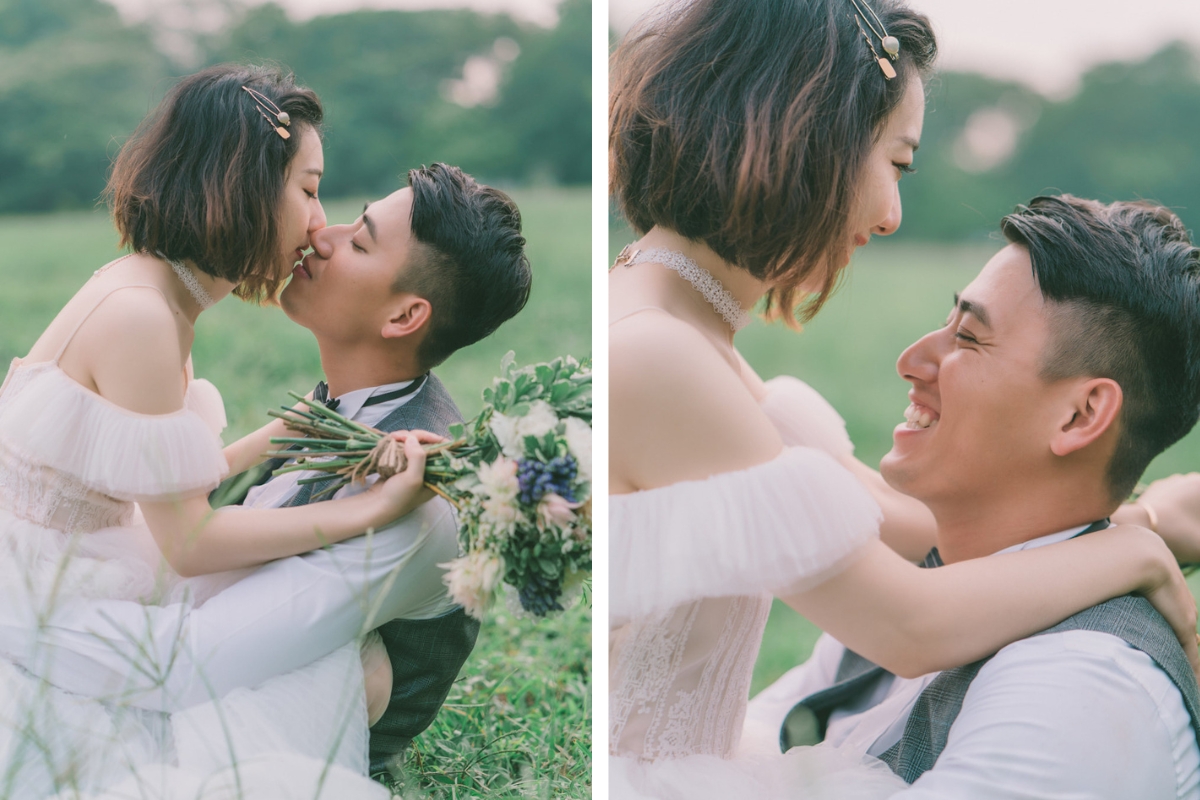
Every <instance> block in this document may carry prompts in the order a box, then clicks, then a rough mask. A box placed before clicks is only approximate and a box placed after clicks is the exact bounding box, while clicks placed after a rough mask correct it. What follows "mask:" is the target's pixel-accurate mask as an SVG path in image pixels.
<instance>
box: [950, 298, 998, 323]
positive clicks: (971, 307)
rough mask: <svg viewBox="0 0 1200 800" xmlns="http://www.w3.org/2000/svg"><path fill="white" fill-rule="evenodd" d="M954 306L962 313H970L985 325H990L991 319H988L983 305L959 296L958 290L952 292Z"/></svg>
mask: <svg viewBox="0 0 1200 800" xmlns="http://www.w3.org/2000/svg"><path fill="white" fill-rule="evenodd" d="M954 306H955V308H957V309H958V310H959V311H961V312H962V313H964V314H970V315H971V316H973V317H975V319H977V320H979V321H980V322H982V323H983V324H984V325H985V326H987V327H989V328H990V327H992V323H991V321H990V320H989V319H988V313H987V311H986V310H985V309H984V307H983V306H981V305H979V304H978V303H972V302H971V301H970V300H965V299H963V298H962V297H960V296H959V294H958V292H955V293H954Z"/></svg>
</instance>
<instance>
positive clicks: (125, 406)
mask: <svg viewBox="0 0 1200 800" xmlns="http://www.w3.org/2000/svg"><path fill="white" fill-rule="evenodd" d="M321 119H322V109H321V105H320V102H319V100H318V99H317V97H316V95H315V94H314V93H313V92H312V91H311V90H309V89H305V88H303V87H298V86H296V85H295V84H294V83H293V80H292V77H291V76H290V75H285V74H283V73H282V72H281V71H279V70H278V69H267V68H253V67H242V66H232V65H224V66H218V67H213V68H210V69H207V70H204V71H202V72H200V73H197V74H195V75H192V76H190V77H188V78H185V79H184V80H182V81H181V82H180V83H179V84H178V85H177V86H175V87H174V88H173V89H172V90H171V92H170V93H169V94H168V95H167V97H166V98H165V99H164V100H163V102H162V103H161V104H160V106H159V108H158V109H157V110H156V111H155V112H154V113H153V114H152V115H151V116H150V117H149V118H147V120H146V121H145V122H143V124H142V126H141V127H140V128H139V129H138V131H137V132H136V133H135V134H134V136H133V138H131V139H130V141H129V142H127V143H126V144H125V146H124V147H123V148H122V150H121V152H120V155H119V157H118V159H117V162H116V164H115V166H114V169H113V172H112V176H111V179H110V182H109V187H108V190H107V194H108V199H109V201H110V204H111V206H112V209H113V215H114V219H115V222H116V225H117V229H118V231H119V232H120V234H121V243H122V245H129V246H130V247H131V248H132V250H133V253H132V254H131V255H128V256H125V257H124V258H120V259H117V260H116V261H114V262H112V263H111V264H108V265H107V266H105V267H103V268H102V269H100V270H98V271H97V272H96V274H95V276H94V277H92V278H91V280H89V281H88V282H87V283H86V284H85V285H84V286H83V288H82V289H80V290H79V292H78V293H77V294H76V295H75V296H74V297H73V298H72V299H71V300H70V302H68V303H67V305H66V306H65V307H64V308H63V309H62V311H61V312H60V313H59V314H58V316H56V317H55V318H54V320H53V322H51V323H50V325H49V327H48V328H47V329H46V330H45V332H44V333H43V334H42V335H41V336H40V337H39V338H38V340H37V342H36V343H35V344H34V346H33V348H32V349H31V350H30V351H29V354H28V355H27V356H25V357H24V358H18V359H14V360H13V363H12V365H11V367H10V369H9V372H8V375H7V377H6V378H5V380H4V383H3V386H2V387H0V601H2V602H4V603H6V604H8V606H9V608H19V609H22V613H24V614H25V615H26V618H27V620H28V625H29V626H30V627H31V628H32V627H34V626H36V625H37V624H38V622H39V620H43V619H45V618H46V617H47V615H49V614H52V613H53V610H54V607H55V605H56V603H58V602H61V601H63V600H66V599H70V600H78V599H79V598H83V599H87V598H117V599H131V600H138V601H140V602H143V603H156V602H165V601H167V600H178V599H180V596H181V594H182V592H183V591H184V589H185V588H186V590H187V591H188V592H189V593H191V595H192V596H193V598H195V597H196V595H197V594H204V593H208V594H211V593H212V592H213V591H215V590H217V589H218V588H220V587H221V586H222V585H225V584H227V583H228V582H229V581H231V580H235V579H236V578H237V576H238V574H237V573H236V572H234V573H230V574H227V575H218V574H217V573H227V572H229V571H234V570H239V569H241V568H246V567H253V566H255V565H259V564H262V563H264V562H266V561H269V560H272V559H277V558H282V557H285V556H290V555H294V554H297V553H303V552H307V551H309V550H312V549H314V548H317V547H320V546H322V545H324V544H328V543H331V542H337V541H341V540H343V539H346V538H349V537H352V536H357V535H359V534H361V533H362V532H363V531H364V530H366V529H368V528H372V527H377V526H382V525H384V524H386V523H388V522H390V521H391V520H393V519H395V518H397V517H399V516H402V515H403V514H405V513H407V512H408V511H409V510H411V509H413V508H415V507H416V506H417V505H419V504H420V503H421V502H423V501H424V500H425V499H427V495H426V494H425V490H424V489H423V487H422V477H423V470H424V451H423V450H422V449H421V447H420V445H419V442H418V437H417V436H413V435H407V436H406V437H405V452H406V454H407V455H408V457H409V459H411V460H410V462H409V465H410V466H409V467H408V469H407V470H405V471H404V472H402V473H400V474H399V475H397V476H395V477H394V478H392V479H390V480H388V481H386V482H383V483H380V484H378V485H377V486H376V487H374V488H373V489H372V490H370V491H367V492H364V493H362V494H359V495H356V496H353V497H349V498H344V499H337V500H332V501H329V502H325V503H320V504H316V505H311V506H306V507H300V508H285V509H277V510H254V509H238V510H236V511H231V510H227V509H226V510H216V511H214V510H213V509H212V508H211V507H210V506H209V503H208V500H207V495H208V492H209V491H211V490H212V489H213V488H214V487H215V486H216V485H217V484H218V483H219V482H220V481H221V479H222V478H223V477H224V476H225V475H227V474H229V473H230V472H231V471H233V472H239V471H241V470H244V469H246V468H247V467H248V466H250V461H251V460H252V459H254V458H256V457H257V456H258V455H259V454H258V453H257V452H253V453H251V452H249V450H248V449H247V448H245V447H242V448H239V447H237V446H236V445H234V446H231V447H230V448H228V449H227V450H226V451H225V452H224V453H223V452H222V449H221V443H220V439H219V437H218V434H219V433H220V431H221V429H222V428H223V427H224V425H225V415H224V410H223V407H222V401H221V397H220V395H219V394H218V392H217V390H216V389H215V388H214V387H213V386H212V385H211V384H209V383H208V382H206V381H203V380H200V379H196V378H194V377H193V375H192V369H191V357H190V350H191V344H192V339H193V333H194V325H195V322H196V319H197V317H198V316H199V315H200V313H201V312H203V311H204V309H206V308H207V307H209V306H210V305H212V304H213V303H214V302H216V301H217V300H220V299H221V298H222V297H224V296H225V295H227V294H229V293H231V292H232V293H234V294H236V295H238V296H239V297H241V298H243V299H247V300H251V301H257V302H266V301H270V300H272V299H273V297H274V295H275V293H276V291H277V290H278V288H279V286H280V285H281V284H282V283H283V281H284V280H285V279H286V277H287V276H288V274H289V271H290V269H291V267H292V264H293V263H294V262H295V261H296V260H297V259H299V257H300V255H301V254H302V252H303V250H304V249H306V248H307V247H308V246H309V236H310V234H311V233H312V231H314V230H316V229H318V228H320V227H323V226H324V224H325V216H324V212H323V211H322V209H321V204H320V201H319V200H318V199H317V190H318V186H319V183H320V179H321V173H322V170H323V166H324V162H323V155H322V149H321V139H320V125H321ZM260 438H261V437H260ZM135 502H136V503H137V506H136V507H135V505H134V503H135ZM139 509H140V512H139ZM142 518H144V522H143V519H142ZM164 558H165V561H166V567H163V566H162V563H163V559H164ZM180 576H208V577H206V578H195V577H193V579H192V580H189V581H182V580H181V577H180ZM41 666H45V669H41V668H39V670H38V674H40V675H44V676H48V677H51V676H53V671H54V669H55V668H56V667H57V668H59V669H70V668H72V667H71V666H70V665H61V664H50V665H41ZM159 666H164V665H159ZM76 668H78V667H76ZM130 668H131V669H138V670H146V669H154V668H155V665H152V664H141V663H139V664H131V665H130ZM363 686H364V684H363V675H362V665H361V663H360V657H359V649H358V647H357V646H356V645H353V644H352V645H349V646H347V647H344V648H342V649H341V650H338V651H336V652H334V653H332V654H330V655H329V656H327V657H325V658H323V659H321V660H320V661H318V662H316V663H315V664H313V665H312V666H310V667H308V668H305V669H302V670H298V671H296V672H293V673H289V674H288V675H285V676H281V677H279V678H276V679H273V680H271V681H268V682H267V683H266V684H264V685H263V686H260V687H258V688H256V689H255V690H252V691H250V690H247V691H243V692H241V693H239V694H238V695H236V696H231V697H229V698H226V699H225V700H224V701H223V702H222V704H221V705H220V706H219V707H217V706H216V705H215V704H211V703H209V704H202V705H201V706H197V707H194V708H191V709H188V710H186V711H180V712H179V713H176V714H173V715H166V714H160V713H157V712H150V711H143V710H140V709H138V708H135V707H133V706H132V705H129V704H126V703H122V702H121V698H120V697H112V698H106V699H105V700H103V701H100V700H91V699H88V698H83V697H80V696H77V695H71V694H68V693H67V692H63V691H60V690H57V689H54V688H52V686H51V685H50V684H49V683H48V682H45V681H42V680H38V679H35V678H34V677H33V675H32V674H31V673H29V672H26V671H24V670H22V669H20V668H18V667H16V666H14V665H13V664H11V663H9V662H7V661H3V660H0V787H2V788H0V795H3V796H4V797H7V798H44V797H48V796H50V795H52V794H55V793H56V792H58V793H62V794H61V796H64V797H67V796H69V797H79V796H89V797H90V796H95V795H96V794H97V793H100V792H105V791H109V790H111V791H112V792H113V793H114V794H113V795H111V796H138V797H142V796H151V797H176V796H179V797H188V798H192V797H199V796H204V797H209V796H213V797H215V796H221V797H225V796H234V794H237V796H252V797H292V796H297V797H299V796H304V797H312V796H313V794H314V791H317V790H318V787H323V788H324V790H325V792H326V795H325V796H336V797H371V796H377V795H380V796H383V797H387V796H388V793H387V792H386V790H384V789H383V788H382V787H381V786H379V785H378V784H375V783H373V782H372V781H370V780H369V779H367V778H366V777H365V774H364V773H365V770H366V746H367V734H366V731H367V725H366V723H367V718H366V704H365V698H364V691H363ZM235 742H236V743H237V746H236V747H235V746H234V743H235ZM104 796H106V797H107V796H110V795H108V794H105V795H104Z"/></svg>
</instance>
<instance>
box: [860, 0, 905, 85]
mask: <svg viewBox="0 0 1200 800" xmlns="http://www.w3.org/2000/svg"><path fill="white" fill-rule="evenodd" d="M850 4H851V5H853V6H854V9H855V10H854V21H855V22H857V23H858V30H859V32H861V33H862V35H863V40H864V41H866V43H867V47H868V48H870V50H871V56H872V57H873V58H874V59H875V63H876V64H878V65H879V69H880V70H881V71H882V72H883V77H884V78H886V79H887V80H889V81H890V80H891V79H892V78H894V77H896V68H895V67H893V66H892V64H891V62H892V61H895V60H896V56H898V55H900V40H899V39H897V38H896V37H895V36H891V35H889V34H888V32H887V28H885V27H884V26H883V20H881V19H880V18H879V16H878V15H877V14H876V13H875V11H874V9H872V8H871V6H869V5H867V4H866V2H865V0H864V1H863V2H861V3H860V0H850ZM864 6H866V9H867V12H869V13H870V15H871V17H874V18H875V22H876V23H878V24H879V27H878V28H876V27H875V25H873V24H871V19H870V18H869V17H868V16H867V15H866V14H864V13H863V7H864ZM864 22H865V23H866V24H867V28H870V29H871V33H873V34H875V36H876V38H878V39H879V44H880V45H882V46H883V52H885V53H887V58H884V57H883V56H881V55H879V52H878V51H877V50H876V49H875V44H874V43H873V42H872V41H871V37H870V36H869V35H868V34H867V28H864V27H863V23H864ZM888 59H891V61H889V60H888Z"/></svg>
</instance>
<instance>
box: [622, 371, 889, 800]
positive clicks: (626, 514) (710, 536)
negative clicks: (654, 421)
mask: <svg viewBox="0 0 1200 800" xmlns="http://www.w3.org/2000/svg"><path fill="white" fill-rule="evenodd" d="M767 389H768V394H767V397H766V398H765V399H764V401H763V404H762V405H763V409H764V411H766V413H767V414H768V416H769V417H770V418H771V419H772V421H773V422H774V423H775V425H776V428H777V429H778V430H779V431H780V434H781V436H782V437H783V439H784V443H785V445H788V446H787V447H785V449H784V451H783V453H782V454H781V455H779V456H778V457H776V458H775V459H774V460H772V461H770V462H768V463H765V464H760V465H757V466H754V467H751V468H749V469H745V470H741V471H738V472H731V473H724V474H721V475H715V476H713V477H711V478H708V479H706V480H699V481H685V482H682V483H677V484H673V485H671V486H665V487H662V488H658V489H651V490H649V491H642V492H635V493H632V494H626V495H617V496H614V497H612V498H610V500H609V509H610V542H611V544H610V548H609V551H610V568H609V575H610V592H609V595H610V601H609V602H610V610H609V615H610V621H611V623H610V624H611V629H610V638H609V665H610V667H609V669H610V676H609V746H610V750H611V753H612V756H613V757H612V759H611V761H610V765H611V766H610V773H609V781H610V796H611V797H612V798H614V799H616V798H620V799H621V800H626V799H627V798H637V799H638V800H640V799H641V798H657V799H658V800H665V799H666V798H671V799H674V798H679V799H680V800H683V799H684V798H687V799H688V800H695V799H696V798H701V799H702V798H709V797H711V798H714V799H715V798H729V797H753V798H755V800H782V798H802V799H803V800H811V799H812V798H837V799H838V800H853V799H854V798H862V800H874V799H875V798H881V797H886V796H888V795H890V794H892V793H894V792H896V791H898V790H899V789H903V788H904V786H905V784H904V782H903V781H901V780H900V779H899V778H897V777H896V776H895V775H893V774H892V772H891V771H890V770H889V769H888V768H887V767H886V766H885V765H884V764H883V763H882V762H879V761H876V760H875V759H871V758H868V757H866V756H865V754H862V753H853V752H846V751H839V750H837V749H834V748H832V747H826V746H818V747H811V748H797V749H794V750H792V751H790V752H788V753H787V754H786V755H784V754H781V753H779V751H778V744H777V740H773V739H772V737H769V736H767V737H762V736H756V737H751V738H752V739H753V741H750V740H747V741H743V740H742V727H743V720H744V718H745V713H746V704H747V702H748V699H749V690H750V679H751V673H752V672H753V669H754V662H755V659H756V658H757V655H758V650H759V646H760V644H761V641H762V635H763V630H764V628H765V626H766V622H767V615H768V613H769V611H770V608H771V601H772V596H773V595H774V594H776V593H787V592H796V591H802V590H803V589H805V588H810V587H812V586H815V585H817V584H818V583H820V582H821V581H823V580H825V579H827V578H828V577H829V576H831V575H833V574H835V573H836V572H837V571H838V570H839V569H840V568H842V567H843V566H844V565H845V564H846V563H847V562H848V560H849V559H852V558H853V557H854V555H855V553H856V551H857V550H858V549H859V548H860V547H861V546H862V545H864V544H865V543H867V542H868V541H870V540H871V539H872V538H874V537H876V536H878V531H879V521H880V512H879V508H878V506H877V505H876V504H875V502H874V500H873V499H872V498H871V497H870V495H869V494H868V493H867V491H866V489H865V488H864V487H863V486H862V485H861V484H860V483H859V482H858V481H857V480H856V479H855V478H854V477H853V476H852V475H851V474H850V473H849V472H848V471H847V470H846V469H844V468H843V467H842V466H841V465H840V464H838V463H837V462H836V461H835V460H834V459H833V458H832V457H831V455H830V453H831V452H832V453H834V454H841V453H843V452H852V446H851V445H850V443H849V440H848V438H847V437H846V435H845V426H844V424H843V423H842V421H841V418H840V417H838V416H837V414H836V412H834V411H833V409H832V408H831V407H829V405H828V403H825V402H824V400H823V399H821V398H820V396H819V395H817V393H816V392H814V391H813V390H812V389H811V388H809V387H808V386H807V385H806V384H804V383H802V382H800V381H798V380H796V379H794V378H776V379H774V380H772V381H769V382H768V384H767Z"/></svg>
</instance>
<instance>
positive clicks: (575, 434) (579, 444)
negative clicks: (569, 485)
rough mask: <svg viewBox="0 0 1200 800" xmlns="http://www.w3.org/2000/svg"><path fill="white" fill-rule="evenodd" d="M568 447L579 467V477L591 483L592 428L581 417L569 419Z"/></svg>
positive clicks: (567, 422)
mask: <svg viewBox="0 0 1200 800" xmlns="http://www.w3.org/2000/svg"><path fill="white" fill-rule="evenodd" d="M564 422H565V423H566V426H567V432H566V439H567V447H568V448H569V449H570V451H571V455H573V456H574V457H575V463H576V464H577V465H578V466H579V477H580V478H582V479H583V480H585V481H588V482H589V483H590V482H591V480H592V426H591V425H588V424H587V423H586V422H584V421H583V420H581V419H580V418H579V417H567V418H566V420H564Z"/></svg>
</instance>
